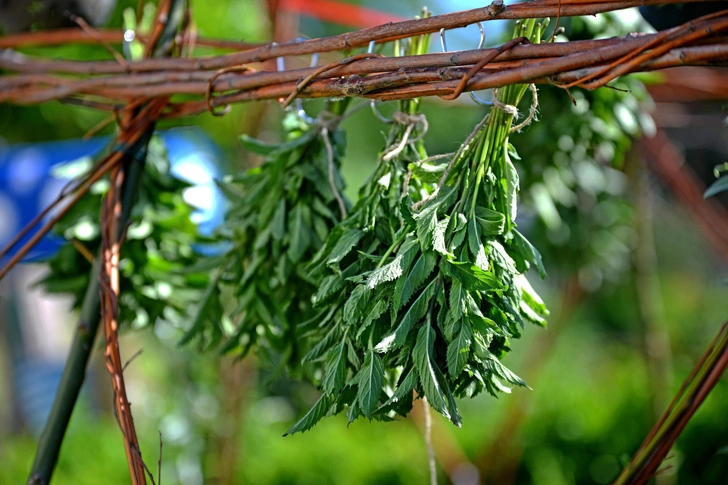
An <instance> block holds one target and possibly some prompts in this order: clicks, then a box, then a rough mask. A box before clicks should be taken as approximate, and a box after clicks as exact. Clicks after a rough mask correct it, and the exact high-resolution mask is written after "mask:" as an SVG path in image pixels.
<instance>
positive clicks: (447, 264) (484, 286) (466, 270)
mask: <svg viewBox="0 0 728 485" xmlns="http://www.w3.org/2000/svg"><path fill="white" fill-rule="evenodd" d="M440 269H441V270H442V272H443V274H444V275H445V276H449V277H450V278H455V279H457V280H458V281H459V282H460V283H461V284H462V285H463V288H465V289H466V290H469V291H490V290H497V289H500V288H502V285H501V284H500V282H499V281H498V279H497V278H496V277H495V275H494V274H493V273H492V272H490V271H483V270H482V269H480V268H478V267H477V266H475V265H473V264H470V263H465V262H457V261H449V260H443V261H442V262H441V263H440Z"/></svg>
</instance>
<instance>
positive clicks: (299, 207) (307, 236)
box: [288, 202, 311, 263]
mask: <svg viewBox="0 0 728 485" xmlns="http://www.w3.org/2000/svg"><path fill="white" fill-rule="evenodd" d="M310 218H311V209H310V208H309V207H308V206H307V205H305V204H303V203H302V202H299V203H298V204H296V207H294V208H293V210H292V211H291V213H290V215H289V218H288V231H289V235H290V239H291V240H290V243H289V246H288V257H289V258H290V259H291V261H293V262H294V263H297V262H299V261H300V260H301V257H302V256H303V254H304V253H305V252H306V249H308V248H309V246H310V245H311V228H310V227H309V226H308V223H307V221H306V220H307V219H309V220H310Z"/></svg>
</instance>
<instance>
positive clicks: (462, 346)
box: [447, 322, 473, 379]
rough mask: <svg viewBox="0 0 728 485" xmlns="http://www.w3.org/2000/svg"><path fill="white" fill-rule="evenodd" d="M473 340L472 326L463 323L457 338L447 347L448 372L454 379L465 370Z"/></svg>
mask: <svg viewBox="0 0 728 485" xmlns="http://www.w3.org/2000/svg"><path fill="white" fill-rule="evenodd" d="M472 338H473V330H472V329H471V328H470V324H469V323H467V322H463V323H462V324H461V325H460V331H459V332H458V335H457V337H455V339H454V340H453V341H452V342H450V344H449V345H448V346H447V370H448V373H449V374H450V376H451V377H452V378H453V379H455V378H457V376H459V375H460V373H461V372H462V371H463V369H465V364H466V363H467V362H468V354H469V353H470V342H471V340H472Z"/></svg>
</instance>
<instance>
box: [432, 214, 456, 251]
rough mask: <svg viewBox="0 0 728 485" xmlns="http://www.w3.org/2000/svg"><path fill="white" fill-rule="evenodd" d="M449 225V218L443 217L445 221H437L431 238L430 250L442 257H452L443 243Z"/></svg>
mask: <svg viewBox="0 0 728 485" xmlns="http://www.w3.org/2000/svg"><path fill="white" fill-rule="evenodd" d="M449 223H450V218H449V217H445V219H443V220H441V221H438V222H437V224H435V232H434V235H433V237H432V248H433V249H434V250H435V251H437V252H438V253H440V254H442V255H444V256H452V255H451V254H450V252H449V251H448V250H447V244H446V243H445V232H446V231H447V226H448V224H449Z"/></svg>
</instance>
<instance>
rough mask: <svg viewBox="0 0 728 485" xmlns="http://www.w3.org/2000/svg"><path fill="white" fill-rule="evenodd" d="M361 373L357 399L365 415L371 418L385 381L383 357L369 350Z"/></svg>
mask: <svg viewBox="0 0 728 485" xmlns="http://www.w3.org/2000/svg"><path fill="white" fill-rule="evenodd" d="M359 374H360V377H359V392H358V394H357V400H358V402H359V406H360V407H361V410H362V413H364V416H366V417H367V418H368V419H370V420H371V419H372V413H373V412H374V411H375V410H376V409H377V403H378V402H379V394H380V393H381V391H382V385H383V383H384V365H383V364H382V359H381V358H380V357H379V355H378V354H377V353H376V352H375V351H374V350H370V351H368V352H367V354H366V357H365V358H364V366H363V367H362V368H361V370H360V371H359Z"/></svg>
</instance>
